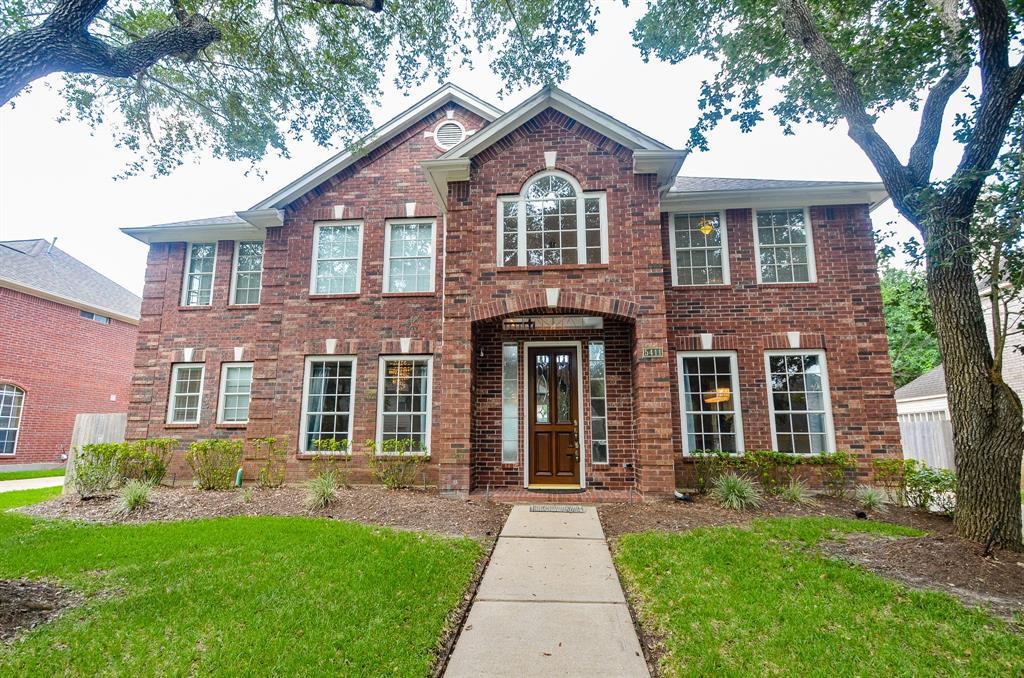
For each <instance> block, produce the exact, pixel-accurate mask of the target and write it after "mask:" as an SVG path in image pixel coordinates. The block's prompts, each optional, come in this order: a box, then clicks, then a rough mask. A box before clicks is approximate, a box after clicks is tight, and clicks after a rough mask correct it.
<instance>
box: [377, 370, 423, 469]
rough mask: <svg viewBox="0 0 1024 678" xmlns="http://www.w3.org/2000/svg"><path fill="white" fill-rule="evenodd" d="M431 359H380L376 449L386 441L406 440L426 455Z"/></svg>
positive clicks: (415, 449) (381, 447) (379, 449)
mask: <svg viewBox="0 0 1024 678" xmlns="http://www.w3.org/2000/svg"><path fill="white" fill-rule="evenodd" d="M433 364H434V359H433V358H432V357H431V356H405V355H401V356H381V358H380V370H379V371H380V377H379V379H380V383H379V384H378V389H377V449H378V452H382V451H383V447H384V441H386V440H408V441H409V442H410V444H411V445H412V450H413V451H419V452H422V453H423V454H430V407H431V395H430V392H431V383H432V372H433Z"/></svg>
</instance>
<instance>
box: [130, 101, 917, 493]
mask: <svg viewBox="0 0 1024 678" xmlns="http://www.w3.org/2000/svg"><path fill="white" fill-rule="evenodd" d="M447 108H448V109H450V110H451V111H453V116H454V119H455V120H457V121H458V122H460V123H461V124H463V125H464V126H465V127H466V128H467V129H472V130H478V129H481V128H483V127H484V126H485V125H486V124H487V121H486V120H484V119H482V118H481V117H479V116H477V115H475V114H473V113H471V112H470V111H468V110H466V109H464V108H462V107H459V106H449V107H447ZM443 116H444V112H443V111H440V110H439V111H436V112H434V113H432V114H430V115H428V116H426V117H425V118H424V119H422V120H420V121H418V122H416V123H415V124H412V125H411V126H409V127H408V128H407V129H406V130H405V131H404V132H401V133H399V134H398V135H397V136H396V137H395V138H394V139H393V140H391V141H390V142H389V143H387V144H385V145H384V146H382V147H380V148H378V149H376V150H374V151H373V152H372V153H370V154H369V155H368V156H367V157H366V158H363V159H362V160H360V161H359V162H357V163H356V164H355V165H353V166H351V167H349V168H347V169H345V170H344V171H342V172H341V173H340V174H339V175H337V176H335V177H333V178H331V179H329V180H328V181H326V182H325V183H323V184H322V185H320V186H319V187H317V188H316V189H314V190H312V191H311V192H309V193H307V194H306V195H305V196H303V197H302V198H300V199H298V200H297V201H295V202H293V203H291V204H290V205H289V206H287V207H286V208H285V210H284V223H283V226H280V227H272V228H269V229H267V238H266V245H265V254H264V275H263V288H262V295H261V300H260V305H259V306H258V307H257V308H241V307H231V306H229V305H228V295H229V292H228V290H229V289H230V284H231V282H230V281H231V275H232V253H233V249H234V243H233V242H230V241H222V242H220V243H219V247H218V254H217V266H216V275H215V281H214V293H213V302H212V306H211V307H205V308H183V307H180V306H179V300H180V297H181V290H182V276H183V268H184V266H185V259H186V246H185V243H180V242H171V243H155V244H153V245H152V246H151V250H150V255H149V264H148V270H147V275H146V287H145V293H144V302H143V307H142V323H141V327H140V338H139V350H138V353H137V356H136V371H135V377H134V382H133V390H132V398H131V408H130V413H129V425H128V436H129V437H130V438H139V437H146V436H149V437H155V436H164V435H174V436H177V437H180V438H182V440H183V441H184V442H188V441H190V440H193V439H197V438H206V437H244V438H245V439H251V438H255V437H259V436H266V435H273V436H276V437H278V438H280V439H282V440H284V441H286V443H287V445H288V448H289V450H290V452H291V454H290V456H289V466H288V471H289V476H290V477H292V478H298V477H302V476H303V475H304V474H305V473H306V471H307V465H308V462H307V461H306V460H304V459H303V458H302V455H300V454H299V453H298V450H299V438H300V426H301V418H302V417H301V407H302V402H301V401H302V393H303V375H304V361H305V359H306V357H307V356H311V355H323V354H328V353H333V354H335V355H350V356H354V357H355V358H356V378H355V386H354V395H355V405H354V415H353V416H354V426H353V434H352V441H353V453H354V455H353V461H352V465H353V468H354V478H355V480H356V481H357V482H358V481H366V480H369V473H368V470H367V457H366V452H367V448H366V446H365V445H364V444H363V441H365V440H367V439H372V438H374V437H375V435H376V432H377V426H378V423H377V421H378V416H377V415H378V413H377V402H378V398H377V396H378V393H377V389H378V377H379V375H378V360H379V357H380V356H382V355H395V354H402V353H405V354H408V355H431V356H432V357H433V367H432V370H433V380H432V418H431V462H430V464H429V467H428V472H427V474H426V476H425V478H424V480H425V481H426V482H429V483H436V484H437V485H438V486H439V487H440V489H441V490H442V491H445V492H451V493H457V494H462V493H465V492H468V491H471V490H474V489H484V488H486V487H492V488H499V487H522V486H523V484H524V472H525V471H524V463H523V453H524V451H523V440H524V438H525V437H526V436H525V431H523V430H522V428H523V427H522V426H521V427H520V431H519V445H520V453H519V461H518V462H517V463H516V464H502V463H501V416H502V396H501V394H502V383H501V350H502V344H503V343H505V342H516V343H517V344H518V345H519V347H520V356H521V359H523V358H522V356H523V355H525V352H524V351H523V346H524V344H523V342H526V341H530V342H537V341H543V340H551V341H556V340H557V341H578V342H580V350H581V357H582V364H581V369H580V379H581V380H583V388H584V392H586V391H587V389H588V388H589V378H588V376H587V369H586V367H587V348H588V345H589V342H590V341H593V340H596V339H600V340H602V341H604V342H605V346H606V351H607V372H608V377H607V387H608V403H607V404H608V430H609V435H608V438H609V461H608V463H607V464H593V463H591V460H590V451H589V443H588V442H587V441H589V436H590V434H589V430H590V413H589V407H584V419H583V421H582V424H581V429H580V432H581V436H583V438H584V441H582V442H583V444H582V445H581V448H582V449H583V450H584V459H583V470H584V477H585V483H586V485H587V486H588V487H592V488H597V489H602V488H607V489H612V490H623V489H627V488H635V489H637V490H639V491H641V492H644V493H650V494H665V493H669V492H671V491H672V489H673V488H674V487H675V485H676V482H677V475H678V474H680V473H681V469H682V468H683V466H684V464H683V463H682V455H681V448H682V440H681V431H680V421H679V420H680V413H679V396H678V390H677V384H676V373H675V371H676V367H675V366H676V357H675V351H677V350H689V349H693V348H696V343H695V342H696V341H697V339H696V335H699V334H701V333H713V334H714V335H715V346H714V348H715V349H725V348H728V349H734V350H737V351H738V352H739V376H740V385H741V391H742V396H743V405H744V407H743V424H744V429H745V434H746V442H747V447H748V448H750V449H754V448H769V447H771V435H770V429H769V425H768V418H769V417H768V411H767V394H766V393H765V388H766V386H765V370H764V351H765V349H767V348H781V347H784V346H786V345H788V344H785V343H780V342H783V341H785V338H786V335H785V333H786V332H793V331H798V332H801V334H802V337H803V340H802V344H801V345H802V346H803V347H804V348H807V347H814V346H818V347H824V348H825V350H826V352H827V356H828V368H829V376H830V377H831V392H832V409H833V414H834V421H835V439H836V445H837V448H838V449H841V450H851V451H854V452H856V453H858V454H860V455H862V458H863V460H864V463H863V465H862V466H863V469H865V470H866V469H867V468H869V466H868V464H867V459H868V458H869V457H870V456H872V455H891V454H898V436H899V434H898V429H897V426H896V421H895V406H894V404H893V403H892V400H891V396H892V378H891V373H890V368H889V363H888V358H887V353H886V341H885V332H884V326H883V323H882V315H881V300H880V297H879V290H878V279H877V276H876V275H875V265H874V251H873V240H872V237H871V233H870V222H869V221H868V216H867V210H866V206H865V205H859V206H853V207H847V206H840V207H834V208H826V207H820V208H819V207H815V208H812V210H811V215H812V220H813V223H814V237H815V252H816V257H817V270H818V280H819V282H817V283H813V284H807V285H785V286H783V285H775V286H771V285H758V284H757V282H756V277H755V271H754V264H753V261H754V253H753V245H752V238H753V235H752V228H751V212H750V210H730V211H729V213H728V217H727V223H728V232H729V257H730V261H731V263H732V281H731V283H730V284H729V285H726V286H716V287H703V288H692V289H681V288H672V286H671V276H670V273H669V263H668V262H669V255H668V240H667V238H668V236H667V233H668V221H667V218H666V217H665V216H663V215H662V213H661V207H660V202H659V189H658V185H657V181H656V177H655V176H654V175H652V174H636V173H634V163H633V152H632V151H631V150H630V149H629V148H626V147H624V146H622V145H620V144H619V143H617V142H615V141H613V140H611V139H610V138H608V137H605V136H603V135H601V134H599V133H597V132H595V131H593V130H592V129H589V128H587V127H585V126H583V125H581V124H580V123H578V122H577V121H576V120H574V119H572V118H570V117H567V116H566V115H565V114H563V113H560V112H557V111H555V110H554V109H547V110H545V111H542V112H541V113H540V114H539V115H536V116H535V117H533V118H532V119H530V120H529V121H527V122H526V123H525V124H523V125H521V126H519V127H518V128H516V129H515V130H513V131H512V132H511V133H509V134H508V135H507V136H505V137H504V138H502V139H500V140H499V141H497V142H496V143H493V144H491V145H489V146H488V147H487V148H486V149H485V150H483V151H482V152H480V153H478V154H477V155H475V157H473V159H472V164H471V168H470V176H469V179H468V181H459V182H455V183H451V184H449V186H448V200H447V212H445V211H444V210H443V209H442V208H441V206H440V205H439V204H438V201H437V200H436V199H435V197H434V193H433V192H432V191H431V186H430V184H429V183H428V181H427V178H426V177H425V175H424V172H423V170H422V169H421V167H420V162H421V161H423V160H429V159H433V158H436V157H437V156H438V155H440V153H441V151H440V150H439V149H438V148H437V147H436V146H435V145H434V143H433V140H432V139H430V138H428V137H427V136H426V135H425V134H424V132H427V131H429V130H431V129H433V128H434V127H435V126H436V125H437V124H438V122H439V121H441V120H443ZM552 152H553V153H555V158H556V160H555V164H554V168H555V169H557V170H559V171H562V172H565V173H567V174H569V175H571V176H572V177H574V178H575V179H576V180H577V181H578V182H579V183H580V184H581V186H582V188H583V190H584V191H595V192H603V193H604V195H605V196H606V205H607V223H608V236H607V241H608V262H607V263H606V264H588V265H573V266H556V267H540V268H528V267H520V268H507V267H499V266H498V265H497V262H496V259H497V257H496V252H495V247H496V238H497V232H496V229H497V224H496V198H497V197H498V196H501V195H513V194H518V193H519V192H520V190H521V189H522V188H523V186H524V184H525V183H526V182H527V180H529V179H530V178H531V177H533V176H534V175H536V174H537V173H539V172H543V171H545V170H546V169H548V167H547V164H548V160H547V159H546V155H545V154H546V153H547V154H551V153H552ZM548 157H549V156H548ZM409 203H415V205H414V206H411V205H409ZM338 206H344V211H343V215H344V218H345V219H353V220H359V221H361V222H362V223H363V244H362V257H361V276H360V277H361V280H360V289H359V292H358V293H357V294H350V295H336V296H333V297H329V298H324V297H311V296H310V294H309V286H310V268H311V260H312V256H313V252H312V243H313V233H314V228H315V224H316V223H317V222H318V221H325V220H332V219H334V218H335V217H336V216H337V214H338V211H337V208H338ZM407 216H415V217H417V218H424V219H433V220H435V222H436V228H435V234H436V238H435V243H436V249H435V251H436V257H435V291H434V292H431V293H416V294H383V293H382V289H383V269H384V231H385V224H386V223H387V221H388V220H389V219H396V218H405V217H407ZM540 314H558V315H587V316H599V317H601V318H603V322H604V326H603V329H602V330H574V331H562V332H543V333H533V334H530V333H525V332H523V331H519V330H514V331H513V330H507V329H504V328H503V325H502V321H503V320H504V319H506V318H512V317H515V316H518V315H540ZM332 349H333V350H332ZM187 355H191V357H190V358H187ZM239 355H241V358H239V357H238V356H239ZM645 356H649V357H645ZM186 359H187V360H188V361H189V362H197V363H203V364H204V365H205V383H204V387H203V407H202V414H201V419H200V422H199V424H194V425H192V424H190V425H184V426H182V425H169V424H167V423H166V414H167V401H168V396H169V390H170V377H171V370H172V365H173V364H174V363H177V362H184V361H186ZM239 359H241V360H244V361H251V362H253V363H254V377H253V387H252V400H251V406H250V415H249V423H248V424H247V425H241V426H233V427H228V426H224V425H217V424H216V423H215V421H216V412H217V400H218V394H219V389H220V384H219V381H220V373H221V369H220V367H221V363H222V362H230V361H235V360H239ZM520 380H522V377H520ZM520 387H522V384H520ZM519 392H520V403H519V411H520V412H522V411H523V408H524V403H523V402H522V393H523V389H522V388H520V391H519Z"/></svg>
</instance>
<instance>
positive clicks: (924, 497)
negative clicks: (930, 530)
mask: <svg viewBox="0 0 1024 678" xmlns="http://www.w3.org/2000/svg"><path fill="white" fill-rule="evenodd" d="M905 476H906V487H907V489H906V493H907V502H908V503H909V504H910V505H911V506H913V507H915V508H920V509H925V510H928V511H930V510H932V508H933V507H934V508H935V509H937V510H938V511H939V512H940V513H944V514H946V515H950V516H951V515H953V512H954V510H956V474H954V473H953V472H952V471H950V470H949V469H944V468H932V467H931V466H926V465H925V464H922V463H920V462H918V461H915V460H913V459H908V460H907V464H906V474H905Z"/></svg>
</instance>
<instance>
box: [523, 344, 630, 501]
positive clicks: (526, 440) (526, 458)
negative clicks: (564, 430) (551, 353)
mask: <svg viewBox="0 0 1024 678" xmlns="http://www.w3.org/2000/svg"><path fill="white" fill-rule="evenodd" d="M548 346H573V347H575V348H576V372H577V374H576V404H577V407H576V416H577V417H578V418H577V419H576V421H577V422H579V423H578V424H577V425H576V431H577V434H578V435H579V437H580V439H579V441H577V443H578V445H579V449H580V450H582V451H583V453H582V454H580V489H585V488H586V487H587V469H586V467H587V459H590V457H591V454H592V453H591V452H590V431H588V430H586V429H587V428H588V427H587V426H585V425H584V423H585V422H586V419H585V417H584V411H585V410H584V404H583V362H582V361H583V342H582V341H524V342H523V360H522V364H523V402H524V403H526V407H524V408H523V430H524V431H525V432H526V433H525V435H524V436H523V487H526V488H529V487H530V407H529V403H530V367H531V366H530V348H531V347H534V348H536V347H542V348H543V347H548ZM606 348H607V347H606ZM607 361H608V359H607V357H605V365H606V366H607ZM605 386H606V387H607V384H605ZM587 403H588V404H589V403H590V399H589V398H587ZM608 458H609V459H611V451H610V450H609V453H608ZM602 465H603V464H602ZM591 466H593V461H591Z"/></svg>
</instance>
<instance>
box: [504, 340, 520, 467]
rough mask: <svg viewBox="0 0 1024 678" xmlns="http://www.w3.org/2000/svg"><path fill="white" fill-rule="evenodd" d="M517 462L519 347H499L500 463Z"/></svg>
mask: <svg viewBox="0 0 1024 678" xmlns="http://www.w3.org/2000/svg"><path fill="white" fill-rule="evenodd" d="M518 462H519V345H518V344H516V343H514V342H512V343H507V344H502V345H501V463H502V464H516V463H518Z"/></svg>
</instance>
